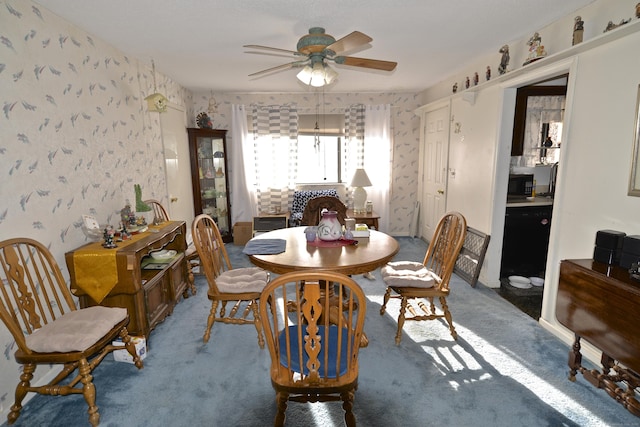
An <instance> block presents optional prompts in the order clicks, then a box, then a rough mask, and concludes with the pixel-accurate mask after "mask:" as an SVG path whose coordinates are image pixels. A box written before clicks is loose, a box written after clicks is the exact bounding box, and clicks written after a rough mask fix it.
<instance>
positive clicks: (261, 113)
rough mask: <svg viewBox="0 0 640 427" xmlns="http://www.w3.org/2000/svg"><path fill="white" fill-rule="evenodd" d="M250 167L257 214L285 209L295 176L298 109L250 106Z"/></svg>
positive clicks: (284, 106) (276, 106) (293, 185)
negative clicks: (252, 175)
mask: <svg viewBox="0 0 640 427" xmlns="http://www.w3.org/2000/svg"><path fill="white" fill-rule="evenodd" d="M252 124H253V150H254V153H253V163H251V164H253V165H254V170H255V180H254V181H253V182H252V183H251V184H253V185H255V188H256V190H255V191H256V204H257V207H258V210H259V211H264V212H268V211H269V210H270V209H271V208H272V207H277V208H282V207H284V206H288V205H289V199H290V198H291V197H292V196H293V192H294V191H295V187H296V179H297V175H298V108H297V106H296V105H295V104H292V105H253V106H252Z"/></svg>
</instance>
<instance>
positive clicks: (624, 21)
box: [603, 19, 631, 33]
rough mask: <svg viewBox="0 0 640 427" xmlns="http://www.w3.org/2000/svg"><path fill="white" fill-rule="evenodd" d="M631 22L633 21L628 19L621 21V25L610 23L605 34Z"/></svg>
mask: <svg viewBox="0 0 640 427" xmlns="http://www.w3.org/2000/svg"><path fill="white" fill-rule="evenodd" d="M629 21H631V19H627V20H624V19H621V20H620V23H619V24H614V23H613V21H609V23H608V24H607V27H606V28H605V29H604V31H603V33H606V32H607V31H611V30H615V29H616V28H618V27H619V26H621V25H624V24H627V23H629Z"/></svg>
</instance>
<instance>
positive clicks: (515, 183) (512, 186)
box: [507, 173, 533, 199]
mask: <svg viewBox="0 0 640 427" xmlns="http://www.w3.org/2000/svg"><path fill="white" fill-rule="evenodd" d="M532 195H533V174H529V173H523V174H513V173H512V174H509V186H508V188H507V198H509V199H518V198H526V197H531V196H532Z"/></svg>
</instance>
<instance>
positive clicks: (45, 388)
mask: <svg viewBox="0 0 640 427" xmlns="http://www.w3.org/2000/svg"><path fill="white" fill-rule="evenodd" d="M0 283H2V286H0V319H2V321H3V322H4V324H5V325H6V327H7V328H8V329H9V332H10V333H11V335H12V336H13V339H14V340H15V343H16V346H17V350H16V352H15V354H14V357H15V360H16V362H18V363H19V364H21V365H22V373H21V375H20V382H19V383H18V386H17V387H16V392H15V402H14V404H13V406H11V408H10V411H9V414H8V415H7V419H8V423H9V424H13V423H14V422H15V421H16V420H17V419H18V417H19V416H20V411H21V409H22V401H23V399H24V398H25V396H26V395H27V393H30V392H33V393H40V394H44V395H50V396H66V395H69V394H82V395H83V396H84V399H85V401H86V402H87V404H88V406H89V409H88V413H89V422H90V423H91V425H92V426H97V425H98V423H99V422H100V414H99V412H98V406H97V405H96V390H95V385H94V383H93V377H92V376H91V372H92V371H93V370H94V369H95V368H96V367H97V366H98V365H99V364H100V362H101V361H102V359H104V357H105V356H106V355H107V354H108V353H110V352H112V351H114V350H118V349H122V347H121V346H114V345H112V341H114V340H116V339H117V338H121V339H122V341H123V342H124V344H125V348H126V350H127V351H128V352H129V354H131V356H132V357H133V361H134V363H135V365H136V366H137V367H138V369H142V367H143V364H142V360H140V357H139V356H138V355H137V354H136V350H135V345H134V344H133V343H132V341H131V337H130V336H129V333H128V332H127V328H126V325H127V324H128V323H129V315H128V313H127V309H126V308H117V307H115V308H114V307H102V306H95V307H89V308H85V309H77V308H76V306H75V302H74V300H73V297H72V295H71V292H70V290H69V288H68V287H67V285H66V283H65V280H64V277H63V276H62V272H61V271H60V268H59V266H58V264H57V263H56V261H55V259H54V258H53V256H52V255H51V253H50V252H49V250H48V249H47V248H46V247H45V246H44V245H42V244H41V243H39V242H37V241H35V240H32V239H27V238H15V239H9V240H4V241H2V242H0ZM51 364H55V365H62V370H61V371H60V373H59V374H58V375H56V377H55V378H53V379H52V380H51V381H49V383H47V384H45V385H40V386H35V385H32V384H31V381H32V379H33V375H34V372H35V370H36V367H37V366H38V365H45V366H47V368H48V367H49V365H51ZM126 366H127V365H123V367H126ZM63 380H64V382H63Z"/></svg>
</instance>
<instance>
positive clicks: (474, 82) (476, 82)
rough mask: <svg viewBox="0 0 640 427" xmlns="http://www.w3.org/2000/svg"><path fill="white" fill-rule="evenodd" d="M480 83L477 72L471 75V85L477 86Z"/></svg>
mask: <svg viewBox="0 0 640 427" xmlns="http://www.w3.org/2000/svg"><path fill="white" fill-rule="evenodd" d="M478 83H480V76H478V72H475V73H473V85H474V86H478Z"/></svg>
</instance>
